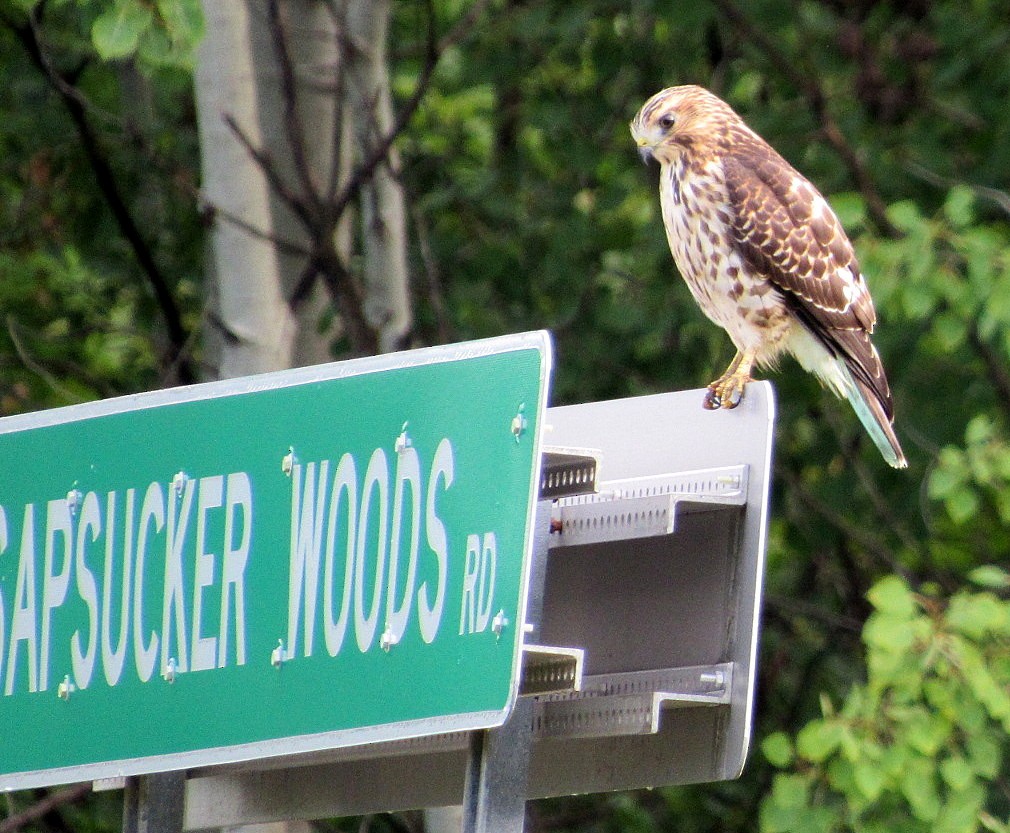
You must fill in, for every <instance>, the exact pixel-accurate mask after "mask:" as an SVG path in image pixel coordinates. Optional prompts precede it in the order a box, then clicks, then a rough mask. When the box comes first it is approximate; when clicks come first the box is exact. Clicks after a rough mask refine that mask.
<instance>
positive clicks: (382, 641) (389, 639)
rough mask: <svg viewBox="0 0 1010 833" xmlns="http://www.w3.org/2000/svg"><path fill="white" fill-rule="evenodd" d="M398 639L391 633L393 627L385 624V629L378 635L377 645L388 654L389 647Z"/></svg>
mask: <svg viewBox="0 0 1010 833" xmlns="http://www.w3.org/2000/svg"><path fill="white" fill-rule="evenodd" d="M399 641H400V640H399V639H397V638H396V636H395V635H394V634H393V629H392V628H391V627H389V625H388V624H387V625H386V629H385V630H384V631H383V632H382V636H380V637H379V647H380V648H382V650H383V651H385V652H386V653H387V654H388V653H389V649H390V648H392V647H393V646H394V645H395V644H396V643H397V642H399Z"/></svg>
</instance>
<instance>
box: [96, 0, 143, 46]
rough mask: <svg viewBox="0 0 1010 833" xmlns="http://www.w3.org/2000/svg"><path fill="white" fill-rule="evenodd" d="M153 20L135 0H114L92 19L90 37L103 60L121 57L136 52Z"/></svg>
mask: <svg viewBox="0 0 1010 833" xmlns="http://www.w3.org/2000/svg"><path fill="white" fill-rule="evenodd" d="M153 19H154V15H153V14H152V12H151V10H150V9H149V8H147V7H146V6H143V5H141V4H140V3H138V2H136V0H117V2H116V4H115V5H114V6H111V7H109V8H108V9H106V10H105V11H104V12H102V14H100V15H99V16H98V17H97V18H96V19H95V22H94V24H93V25H92V27H91V40H92V42H93V43H94V44H95V49H97V50H98V54H99V55H100V56H101V57H102V58H104V59H105V60H112V59H115V58H125V57H126V56H127V55H132V54H133V53H134V52H136V51H137V46H138V44H139V43H140V38H141V36H142V35H143V34H144V33H145V32H146V31H147V30H148V29H149V28H150V27H151V23H152V21H153Z"/></svg>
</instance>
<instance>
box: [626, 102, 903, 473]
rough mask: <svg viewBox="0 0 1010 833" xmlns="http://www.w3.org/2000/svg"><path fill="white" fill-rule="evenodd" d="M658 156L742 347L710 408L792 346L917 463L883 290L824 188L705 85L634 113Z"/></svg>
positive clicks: (691, 278) (895, 458)
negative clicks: (906, 433) (882, 334)
mask: <svg viewBox="0 0 1010 833" xmlns="http://www.w3.org/2000/svg"><path fill="white" fill-rule="evenodd" d="M631 135H632V136H634V138H635V141H636V142H637V143H638V147H639V152H640V153H641V154H642V157H643V158H644V159H646V160H648V159H649V158H650V157H652V158H655V159H657V160H659V163H660V166H661V170H660V179H659V195H660V203H661V205H662V209H663V224H664V225H665V226H666V237H667V240H668V241H669V243H670V250H671V251H672V252H673V259H674V261H675V262H676V264H677V268H678V269H679V270H680V273H681V275H683V277H684V279H685V281H687V285H688V287H689V288H690V289H691V294H692V295H694V298H695V300H696V301H697V302H698V304H699V305H700V306H701V308H702V310H703V311H704V312H705V314H706V315H707V316H708V317H709V318H710V319H711V320H712V321H714V322H715V323H716V324H718V325H719V326H720V327H722V328H723V329H724V330H726V332H727V333H728V334H729V337H730V338H731V339H732V340H733V344H735V345H736V349H737V354H736V357H735V358H734V359H733V361H732V362H731V363H730V365H729V367H728V368H727V370H726V372H725V373H724V374H723V375H722V376H720V377H719V378H718V379H716V380H715V381H714V382H712V384H710V385H709V386H708V393H707V394H706V396H705V402H704V405H705V407H706V408H712V409H715V408H734V407H736V405H737V404H739V402H740V398H741V397H742V396H743V391H744V386H745V385H746V384H747V382H749V381H750V380H751V369H752V368H753V367H754V365H755V364H758V365H769V364H773V363H774V362H775V360H776V359H777V358H778V357H779V356H780V355H781V354H782V353H787V352H788V353H792V355H793V356H795V357H796V359H797V360H798V361H799V363H800V364H801V365H802V366H803V367H804V368H805V369H806V370H809V371H812V372H813V373H815V374H816V375H817V377H818V378H819V379H820V380H821V381H822V382H823V383H824V384H825V385H826V386H827V387H829V388H830V389H831V390H833V391H834V392H835V393H836V394H838V395H839V396H844V397H846V398H847V399H848V400H849V402H850V403H851V404H852V407H853V408H854V409H855V411H856V413H857V414H858V416H859V419H860V421H861V422H862V423H863V425H864V426H865V427H866V430H867V431H868V432H869V434H870V437H871V438H872V439H873V442H874V443H875V444H876V446H877V448H879V449H880V452H881V453H882V454H883V455H884V459H885V460H886V461H887V462H888V463H890V464H891V465H892V466H894V467H895V468H904V467H905V466H906V465H907V461H906V460H905V455H904V454H903V453H902V451H901V446H900V445H899V444H898V438H897V437H896V436H895V434H894V424H893V417H894V411H893V406H892V402H891V391H890V388H889V387H888V385H887V378H886V377H885V376H884V368H883V366H882V365H881V363H880V356H878V355H877V351H876V349H875V348H874V346H873V344H872V343H871V342H870V333H872V332H873V325H874V322H875V321H876V313H875V312H874V309H873V301H872V300H871V299H870V293H869V291H868V290H867V288H866V281H865V280H864V279H863V276H862V274H861V273H860V271H859V264H858V263H857V262H856V256H855V253H854V252H853V250H852V244H851V243H849V240H848V238H847V237H846V236H845V232H844V231H843V230H842V226H841V224H840V223H839V222H838V218H837V217H836V216H835V214H834V212H833V211H832V210H831V208H830V206H829V205H828V203H827V201H826V200H825V199H824V197H822V196H821V195H820V194H819V193H818V191H817V189H816V188H814V186H813V185H811V184H810V183H809V182H808V181H807V180H806V179H805V178H804V177H803V176H802V175H800V174H799V173H798V172H797V171H796V170H795V169H793V167H792V166H791V165H790V164H789V163H788V162H786V161H785V159H783V158H782V157H781V156H779V154H778V153H776V152H775V150H773V149H772V147H771V146H770V145H769V144H768V143H767V142H765V141H764V140H763V139H762V138H761V137H760V136H758V135H757V134H756V133H755V132H754V131H753V130H751V129H750V128H749V127H747V125H746V124H744V123H743V120H742V119H741V118H740V117H739V116H738V115H737V114H736V113H735V112H733V110H732V109H731V108H730V107H729V105H728V104H726V103H725V102H724V101H722V100H721V99H719V98H717V97H716V96H714V95H712V93H710V92H708V91H707V90H704V89H702V88H701V87H694V86H686V87H671V88H669V89H666V90H663V91H662V92H659V93H656V95H654V96H653V97H652V98H650V99H649V100H648V101H647V102H645V104H644V105H643V106H642V109H641V110H639V112H638V115H637V116H635V118H634V120H633V121H632V122H631Z"/></svg>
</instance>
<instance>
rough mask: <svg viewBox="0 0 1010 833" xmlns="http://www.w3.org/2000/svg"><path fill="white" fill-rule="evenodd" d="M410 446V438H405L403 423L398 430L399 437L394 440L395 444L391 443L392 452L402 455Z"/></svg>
mask: <svg viewBox="0 0 1010 833" xmlns="http://www.w3.org/2000/svg"><path fill="white" fill-rule="evenodd" d="M412 445H413V443H412V442H411V441H410V437H408V436H407V423H406V422H405V423H403V427H402V428H401V429H400V435H399V436H398V437H397V438H396V442H395V443H393V450H394V451H396V453H397V454H403V452H404V450H405V449H408V448H410V447H411V446H412Z"/></svg>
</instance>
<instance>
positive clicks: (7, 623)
mask: <svg viewBox="0 0 1010 833" xmlns="http://www.w3.org/2000/svg"><path fill="white" fill-rule="evenodd" d="M289 474H290V478H291V480H290V482H291V507H290V509H291V511H290V520H291V529H290V538H289V541H290V551H289V556H288V588H287V590H288V592H287V596H288V610H287V641H286V643H285V653H286V655H287V657H289V658H293V657H294V656H304V657H311V656H313V655H314V652H315V651H316V642H317V640H316V634H317V631H320V632H321V633H322V638H321V639H320V640H319V642H321V643H323V644H325V647H326V653H327V654H328V655H329V656H330V657H337V656H338V655H339V654H340V652H341V651H345V652H346V651H347V650H349V649H348V646H349V645H354V646H355V647H356V648H357V651H358V652H360V653H368V652H370V651H375V650H380V649H386V650H389V649H391V648H392V646H394V645H396V644H398V643H400V642H401V641H403V640H405V639H414V640H419V641H420V642H421V643H423V644H431V643H433V642H435V640H436V639H437V637H438V635H439V633H440V632H441V631H442V627H443V619H444V616H445V611H446V606H447V603H448V598H447V597H448V595H449V588H451V587H454V588H461V596H460V599H459V604H460V608H459V611H460V612H459V635H460V636H463V635H470V634H480V633H483V632H485V631H486V630H487V629H488V625H489V622H490V620H491V617H492V615H493V611H494V610H495V609H497V608H496V604H495V584H496V578H497V568H498V537H497V535H496V533H495V532H494V531H486V532H480V533H473V534H469V535H465V534H462V533H460V532H458V531H456V532H454V534H453V537H452V540H450V534H449V531H448V525H447V518H448V517H452V513H451V511H449V512H447V510H449V509H450V507H451V506H452V501H451V500H450V499H449V497H448V496H449V495H450V492H451V490H452V488H453V484H454V482H455V480H456V474H457V472H456V453H455V450H454V448H453V443H452V442H451V441H450V440H449V439H448V438H447V437H443V438H442V439H441V440H440V441H439V442H438V444H437V445H436V446H435V448H434V452H433V453H432V454H431V457H430V459H425V457H424V455H423V454H422V453H421V452H420V451H419V450H418V448H417V447H415V446H414V445H413V444H412V443H411V442H410V441H409V440H407V441H404V442H398V443H397V444H396V446H395V450H393V449H391V450H389V451H388V452H387V450H385V449H382V448H375V449H373V450H372V451H371V453H370V454H368V456H367V460H366V459H365V457H364V455H361V454H360V453H359V454H358V455H356V454H355V453H352V452H347V453H344V454H343V455H342V456H340V457H339V459H334V460H318V461H311V462H305V463H301V462H297V461H294V460H293V461H292V465H291V466H290V470H289ZM82 492H83V493H82ZM18 515H20V529H18V528H17V518H18ZM253 515H254V513H253V484H252V481H251V479H250V476H249V475H248V474H247V473H246V472H241V471H240V472H231V473H229V474H211V475H208V476H204V477H189V476H187V475H186V474H184V473H183V472H178V473H176V474H174V475H173V477H172V478H171V479H165V480H156V481H153V482H150V483H147V484H143V485H138V486H135V487H131V488H123V489H118V490H112V491H108V492H104V493H99V492H96V491H83V490H80V491H79V490H78V489H77V488H76V486H75V487H74V488H73V489H72V490H71V492H70V493H69V494H66V495H65V496H64V497H60V498H54V499H49V500H45V501H38V502H34V503H28V504H26V505H24V507H23V508H20V509H19V510H18V513H17V514H15V513H12V512H10V508H9V507H4V506H0V691H2V694H3V696H11V695H13V694H15V693H18V694H21V693H36V692H46V691H50V693H51V689H52V688H53V687H54V686H55V685H56V683H57V682H58V681H60V680H62V679H63V678H64V677H65V676H67V675H68V672H69V673H70V677H71V679H70V682H72V684H73V686H74V689H75V690H85V689H88V688H94V687H95V686H96V684H97V683H98V681H104V683H105V685H106V686H110V687H111V686H116V685H119V684H120V683H121V682H122V681H123V679H124V675H126V677H127V678H129V679H134V680H139V681H140V682H141V683H147V682H149V681H151V680H152V679H156V678H158V677H160V676H165V677H166V678H174V676H173V675H174V674H178V673H195V672H202V671H209V670H212V669H216V668H225V667H227V666H229V665H233V666H241V665H245V663H246V661H247V639H246V628H247V617H246V611H247V604H246V602H247V599H246V571H247V568H248V567H249V563H250V556H251V552H252V546H253V541H254V533H253V529H254V525H253ZM454 520H457V521H458V519H455V518H454ZM12 521H13V522H12ZM320 583H321V584H322V588H320ZM320 589H321V591H322V592H321V593H320ZM449 606H450V607H454V603H453V604H450V605H449ZM278 614H279V615H282V614H281V613H280V612H278ZM451 627H452V626H450V628H451ZM170 670H171V671H172V674H169V671H170Z"/></svg>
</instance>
